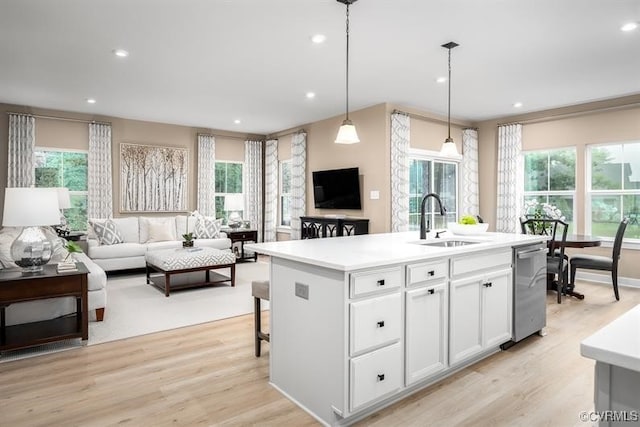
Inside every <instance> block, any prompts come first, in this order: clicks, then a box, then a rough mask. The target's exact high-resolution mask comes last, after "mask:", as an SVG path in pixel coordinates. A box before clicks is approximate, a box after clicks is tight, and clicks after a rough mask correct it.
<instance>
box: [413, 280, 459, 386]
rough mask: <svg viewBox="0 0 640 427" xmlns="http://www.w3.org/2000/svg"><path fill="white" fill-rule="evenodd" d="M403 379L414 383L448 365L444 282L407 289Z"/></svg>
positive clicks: (446, 299) (445, 289) (446, 311)
mask: <svg viewBox="0 0 640 427" xmlns="http://www.w3.org/2000/svg"><path fill="white" fill-rule="evenodd" d="M405 295H406V334H405V337H406V341H405V348H406V354H405V357H406V363H405V383H406V385H407V386H408V385H410V384H413V383H415V382H417V381H419V380H422V379H424V378H427V377H429V376H431V375H433V374H436V373H438V372H440V371H443V370H444V369H445V368H446V367H447V340H448V338H447V323H448V322H447V314H448V310H447V305H448V298H447V296H448V292H447V283H446V282H445V281H444V279H441V280H440V283H439V284H437V285H431V286H428V287H422V288H418V289H412V290H408V291H407V292H406V294H405Z"/></svg>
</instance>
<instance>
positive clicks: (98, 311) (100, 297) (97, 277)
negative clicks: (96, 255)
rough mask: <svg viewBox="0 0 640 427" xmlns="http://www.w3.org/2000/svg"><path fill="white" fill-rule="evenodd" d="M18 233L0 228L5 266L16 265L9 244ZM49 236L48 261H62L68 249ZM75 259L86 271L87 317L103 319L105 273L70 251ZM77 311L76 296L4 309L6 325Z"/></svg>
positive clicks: (105, 297)
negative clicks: (51, 245)
mask: <svg viewBox="0 0 640 427" xmlns="http://www.w3.org/2000/svg"><path fill="white" fill-rule="evenodd" d="M18 234H20V228H16V227H5V228H3V229H2V230H0V262H1V263H2V266H3V267H4V268H17V266H16V265H15V264H14V263H13V261H12V260H11V256H10V247H11V243H12V242H13V241H14V240H15V238H16V237H17V236H18ZM49 238H50V239H52V240H56V242H54V247H55V248H56V249H55V252H54V255H53V257H52V259H51V261H50V262H60V261H63V260H64V258H66V256H67V251H66V250H65V249H64V248H62V244H61V242H60V241H59V239H58V237H57V236H56V235H55V233H53V232H51V233H50V234H49ZM71 256H72V257H73V258H75V259H76V261H79V262H82V263H84V265H85V266H86V267H87V269H88V270H89V274H88V276H87V288H88V303H89V320H92V321H102V320H103V318H104V314H105V309H106V307H107V275H106V274H105V272H104V270H103V269H102V268H101V267H100V266H99V265H97V264H96V263H94V262H93V261H91V259H89V257H87V255H85V254H84V253H75V254H71ZM75 312H76V300H75V298H72V297H68V298H55V299H49V300H37V301H28V302H22V303H18V304H11V305H10V306H8V307H7V308H6V316H7V317H6V321H7V325H18V324H22V323H30V322H38V321H41V320H49V319H54V318H56V317H61V316H66V315H68V314H71V313H75Z"/></svg>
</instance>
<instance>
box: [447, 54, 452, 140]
mask: <svg viewBox="0 0 640 427" xmlns="http://www.w3.org/2000/svg"><path fill="white" fill-rule="evenodd" d="M447 124H448V126H449V138H448V139H451V48H449V107H448V111H447Z"/></svg>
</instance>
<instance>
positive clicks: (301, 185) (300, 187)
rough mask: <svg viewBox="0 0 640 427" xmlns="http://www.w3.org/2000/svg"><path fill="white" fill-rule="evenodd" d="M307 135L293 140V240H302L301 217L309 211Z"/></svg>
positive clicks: (302, 134)
mask: <svg viewBox="0 0 640 427" xmlns="http://www.w3.org/2000/svg"><path fill="white" fill-rule="evenodd" d="M306 165H307V133H306V132H298V133H296V134H294V135H293V137H292V138H291V240H299V239H300V217H301V216H304V215H305V214H306V210H307V180H306V178H307V175H306V174H307V167H306Z"/></svg>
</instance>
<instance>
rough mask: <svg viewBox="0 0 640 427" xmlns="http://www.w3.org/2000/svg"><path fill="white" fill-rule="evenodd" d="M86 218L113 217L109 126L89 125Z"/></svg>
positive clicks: (100, 124)
mask: <svg viewBox="0 0 640 427" xmlns="http://www.w3.org/2000/svg"><path fill="white" fill-rule="evenodd" d="M88 163H89V164H88V171H87V174H88V179H87V185H88V194H89V197H88V199H89V200H88V205H87V217H88V218H89V219H93V218H111V217H112V216H113V201H112V199H113V195H112V194H113V185H112V181H111V177H112V167H111V125H109V124H102V123H89V155H88Z"/></svg>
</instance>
